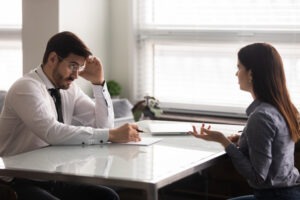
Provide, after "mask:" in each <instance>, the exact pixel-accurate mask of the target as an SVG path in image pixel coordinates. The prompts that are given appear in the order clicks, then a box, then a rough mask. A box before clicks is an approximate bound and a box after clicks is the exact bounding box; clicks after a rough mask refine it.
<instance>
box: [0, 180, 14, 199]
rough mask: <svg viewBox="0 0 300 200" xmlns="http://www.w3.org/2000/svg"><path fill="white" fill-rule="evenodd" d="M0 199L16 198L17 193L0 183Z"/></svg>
mask: <svg viewBox="0 0 300 200" xmlns="http://www.w3.org/2000/svg"><path fill="white" fill-rule="evenodd" d="M0 199H3V200H17V194H16V192H15V191H14V190H13V189H12V188H11V187H10V186H8V185H5V184H3V183H0Z"/></svg>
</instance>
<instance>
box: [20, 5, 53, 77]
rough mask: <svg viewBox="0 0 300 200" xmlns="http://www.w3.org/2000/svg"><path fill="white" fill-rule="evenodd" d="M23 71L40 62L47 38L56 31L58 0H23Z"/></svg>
mask: <svg viewBox="0 0 300 200" xmlns="http://www.w3.org/2000/svg"><path fill="white" fill-rule="evenodd" d="M22 11H23V12H22V13H23V27H22V41H23V43H22V46H23V73H27V72H29V71H30V70H31V69H33V68H35V67H37V66H38V65H39V64H41V62H42V59H43V55H44V51H45V47H46V44H47V41H48V39H49V38H50V37H51V36H52V35H53V34H55V33H57V32H58V0H23V9H22Z"/></svg>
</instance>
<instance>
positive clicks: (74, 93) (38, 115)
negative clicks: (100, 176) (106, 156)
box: [0, 32, 140, 199]
mask: <svg viewBox="0 0 300 200" xmlns="http://www.w3.org/2000/svg"><path fill="white" fill-rule="evenodd" d="M78 76H81V77H83V78H84V79H86V80H88V81H90V82H91V83H92V89H93V93H94V97H95V101H93V100H92V99H91V98H90V97H88V96H87V95H86V94H84V93H83V91H82V90H81V89H80V88H79V87H78V86H77V85H76V84H75V83H74V82H73V81H74V80H75V79H77V78H78ZM113 120H114V114H113V107H112V102H111V98H110V95H109V93H108V91H107V86H106V83H105V79H104V73H103V67H102V65H101V63H100V61H99V59H98V58H96V57H93V56H92V53H91V52H90V50H89V49H88V47H87V46H86V45H85V44H84V43H83V42H82V41H81V40H80V39H79V38H78V37H77V36H76V35H75V34H73V33H71V32H61V33H58V34H56V35H54V36H53V37H52V38H50V40H49V41H48V43H47V47H46V51H45V53H44V57H43V62H42V64H41V66H39V67H37V68H36V69H34V70H32V71H31V72H29V73H28V74H26V75H25V76H24V77H23V78H21V79H19V80H17V81H16V82H15V83H14V84H13V85H12V87H11V88H10V90H9V91H8V93H7V96H6V99H5V103H4V107H3V110H2V113H1V117H0V156H9V155H14V154H18V153H22V152H26V151H30V150H34V149H38V148H42V147H45V146H48V145H71V144H72V145H74V144H101V143H106V142H107V141H110V142H129V141H139V140H140V137H139V133H138V131H137V130H138V127H137V126H136V125H135V124H125V125H123V126H121V127H118V128H113ZM2 179H3V178H2ZM6 182H7V183H8V184H10V185H11V186H12V187H13V188H14V189H15V190H16V192H17V195H18V196H19V199H28V198H29V199H57V198H58V199H76V198H78V199H82V198H83V197H84V195H86V194H87V193H88V195H89V199H92V198H90V197H91V196H92V195H91V194H93V192H94V194H95V196H98V195H99V194H103V195H102V196H98V199H99V198H101V199H118V196H117V195H116V194H115V192H113V191H112V190H110V189H108V188H104V187H99V186H86V185H84V186H82V185H75V184H74V185H75V186H74V185H73V184H70V183H57V182H42V181H29V180H19V179H13V180H11V179H7V178H6ZM65 185H67V186H66V187H65ZM70 185H71V186H74V188H73V189H68V190H66V189H65V190H64V188H72V187H70ZM77 187H81V188H83V189H78V188H77ZM52 190H55V191H52ZM84 191H85V192H86V193H85V192H84ZM99 191H100V192H99ZM60 195H62V196H60ZM64 195H69V196H68V197H66V196H64Z"/></svg>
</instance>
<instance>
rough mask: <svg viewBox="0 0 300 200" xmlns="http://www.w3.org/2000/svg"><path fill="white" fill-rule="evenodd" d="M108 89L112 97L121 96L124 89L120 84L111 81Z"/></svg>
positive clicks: (108, 83) (108, 82)
mask: <svg viewBox="0 0 300 200" xmlns="http://www.w3.org/2000/svg"><path fill="white" fill-rule="evenodd" d="M107 89H108V92H109V94H110V96H112V97H115V96H119V95H120V94H121V90H122V87H121V85H120V84H119V83H118V82H116V81H114V80H109V81H107Z"/></svg>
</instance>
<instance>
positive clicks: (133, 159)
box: [0, 121, 242, 200]
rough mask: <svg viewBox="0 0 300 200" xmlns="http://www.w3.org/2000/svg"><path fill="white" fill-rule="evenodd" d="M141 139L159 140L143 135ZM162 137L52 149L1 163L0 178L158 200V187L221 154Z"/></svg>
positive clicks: (231, 128)
mask: <svg viewBox="0 0 300 200" xmlns="http://www.w3.org/2000/svg"><path fill="white" fill-rule="evenodd" d="M148 123H165V122H160V121H143V122H140V123H139V126H141V127H145V126H147V124H148ZM172 123H174V126H176V123H183V122H172ZM212 127H213V128H214V127H215V128H214V129H219V130H224V132H225V133H226V134H229V133H231V132H232V133H234V132H237V131H238V130H240V129H241V128H242V127H241V126H236V125H212ZM144 129H145V128H144ZM142 137H143V138H146V137H158V136H152V135H151V134H150V133H144V134H142ZM159 137H162V136H159ZM162 138H163V139H162V140H161V141H159V142H157V143H154V144H152V145H149V146H137V145H124V144H104V145H92V146H50V147H46V148H43V149H39V150H35V151H31V152H27V153H23V154H18V155H15V156H11V157H3V158H1V159H0V176H13V177H22V178H29V179H45V180H63V181H77V182H86V183H92V184H101V185H107V186H116V187H126V188H135V189H142V190H145V191H146V194H147V199H148V200H157V199H158V190H159V189H160V188H162V187H164V186H166V185H169V184H171V183H173V182H175V181H177V180H180V179H182V178H184V177H187V176H189V175H191V174H193V173H196V172H198V171H200V170H202V169H204V168H207V167H208V166H211V165H212V164H214V163H215V162H217V161H218V160H219V159H221V158H222V156H223V155H224V154H225V152H224V150H223V148H222V146H221V145H220V144H218V143H215V142H207V141H203V140H200V139H196V138H194V137H193V136H190V135H181V136H163V137H162Z"/></svg>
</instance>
